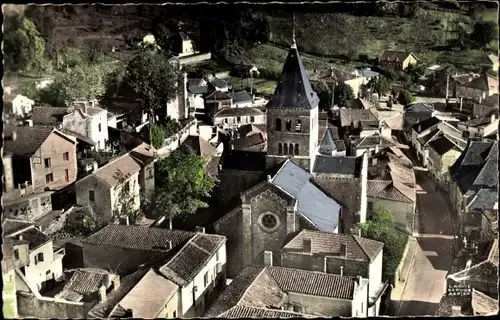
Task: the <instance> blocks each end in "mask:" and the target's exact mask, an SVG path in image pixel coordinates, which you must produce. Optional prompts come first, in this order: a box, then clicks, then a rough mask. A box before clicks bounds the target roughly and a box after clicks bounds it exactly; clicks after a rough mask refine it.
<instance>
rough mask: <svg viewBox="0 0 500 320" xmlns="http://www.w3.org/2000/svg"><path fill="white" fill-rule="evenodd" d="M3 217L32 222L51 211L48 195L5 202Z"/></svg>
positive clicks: (50, 201)
mask: <svg viewBox="0 0 500 320" xmlns="http://www.w3.org/2000/svg"><path fill="white" fill-rule="evenodd" d="M3 206H4V214H5V217H8V218H13V219H21V220H28V221H34V220H36V219H38V218H40V217H42V216H44V215H46V214H47V213H49V212H50V211H52V199H51V194H50V193H44V194H40V195H37V196H35V195H33V196H28V197H26V198H24V199H23V198H21V199H18V200H14V201H5V202H4V204H3Z"/></svg>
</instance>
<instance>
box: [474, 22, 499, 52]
mask: <svg viewBox="0 0 500 320" xmlns="http://www.w3.org/2000/svg"><path fill="white" fill-rule="evenodd" d="M497 38H498V30H497V25H496V23H495V22H493V21H485V20H479V21H478V22H476V23H475V24H474V28H473V31H472V33H471V35H470V41H471V42H472V43H474V44H475V45H476V47H478V48H485V47H487V46H488V45H489V44H490V43H491V42H492V41H493V40H495V39H497Z"/></svg>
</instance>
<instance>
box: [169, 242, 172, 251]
mask: <svg viewBox="0 0 500 320" xmlns="http://www.w3.org/2000/svg"><path fill="white" fill-rule="evenodd" d="M172 247H173V245H172V241H169V242H168V249H170V250H172Z"/></svg>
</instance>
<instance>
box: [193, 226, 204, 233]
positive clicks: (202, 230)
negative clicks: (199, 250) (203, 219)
mask: <svg viewBox="0 0 500 320" xmlns="http://www.w3.org/2000/svg"><path fill="white" fill-rule="evenodd" d="M195 231H196V232H199V233H205V228H204V227H200V226H196V227H195Z"/></svg>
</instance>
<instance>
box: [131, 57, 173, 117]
mask: <svg viewBox="0 0 500 320" xmlns="http://www.w3.org/2000/svg"><path fill="white" fill-rule="evenodd" d="M178 82H179V72H178V71H177V70H176V69H174V67H173V66H172V65H171V64H170V63H169V61H168V60H167V57H166V56H165V55H163V54H162V53H161V52H158V51H156V50H150V49H147V48H144V49H142V50H140V52H139V53H138V54H136V55H135V57H134V58H133V59H132V60H131V61H130V62H129V63H128V65H127V74H126V83H127V84H128V85H129V86H130V88H131V89H132V90H133V91H134V93H135V94H136V95H137V97H138V98H139V99H140V100H141V101H142V104H143V107H144V108H145V110H146V111H147V112H148V113H149V114H150V115H151V119H153V121H154V120H155V115H158V117H159V118H165V116H166V105H167V103H168V102H169V101H170V100H172V99H174V98H175V96H176V94H177V84H178Z"/></svg>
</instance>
